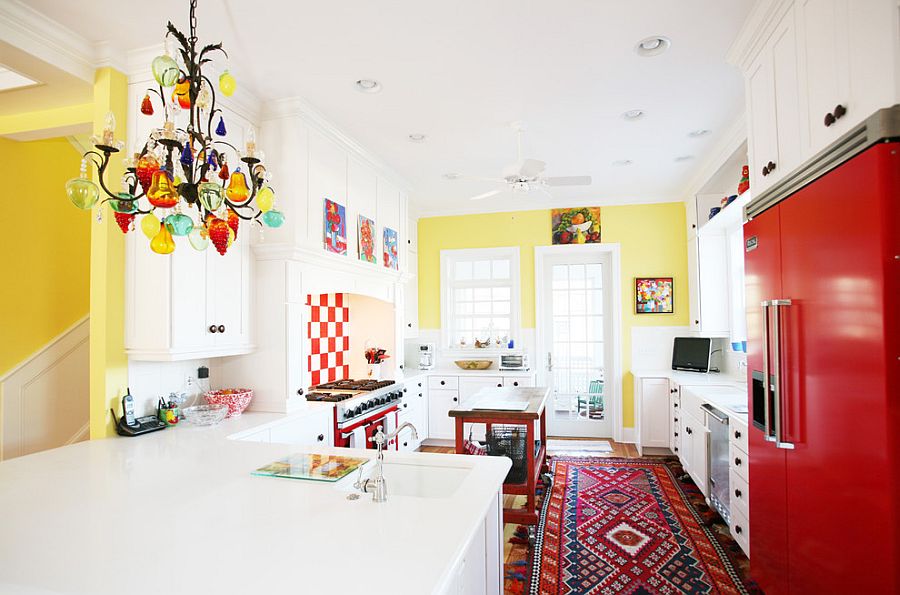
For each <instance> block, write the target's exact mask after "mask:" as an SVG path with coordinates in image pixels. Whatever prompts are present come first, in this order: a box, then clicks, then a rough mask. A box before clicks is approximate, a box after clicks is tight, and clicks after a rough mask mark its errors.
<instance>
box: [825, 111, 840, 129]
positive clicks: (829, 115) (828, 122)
mask: <svg viewBox="0 0 900 595" xmlns="http://www.w3.org/2000/svg"><path fill="white" fill-rule="evenodd" d="M835 122H837V119H836V118H835V117H834V114H832V113H831V112H828V113H827V114H825V128H828V127H829V126H831V125H832V124H834V123H835Z"/></svg>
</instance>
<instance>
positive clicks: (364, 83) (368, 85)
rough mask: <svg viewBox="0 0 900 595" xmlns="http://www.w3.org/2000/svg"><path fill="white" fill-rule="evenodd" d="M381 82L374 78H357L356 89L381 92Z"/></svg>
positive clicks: (364, 91) (365, 91)
mask: <svg viewBox="0 0 900 595" xmlns="http://www.w3.org/2000/svg"><path fill="white" fill-rule="evenodd" d="M381 89H382V87H381V83H379V82H378V81H376V80H375V79H359V80H358V81H356V90H357V91H359V92H360V93H381Z"/></svg>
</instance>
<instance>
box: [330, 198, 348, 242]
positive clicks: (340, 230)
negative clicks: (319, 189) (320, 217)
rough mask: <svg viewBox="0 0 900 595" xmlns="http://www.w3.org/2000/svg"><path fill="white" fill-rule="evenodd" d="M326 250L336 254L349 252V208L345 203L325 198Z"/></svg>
mask: <svg viewBox="0 0 900 595" xmlns="http://www.w3.org/2000/svg"><path fill="white" fill-rule="evenodd" d="M324 226H325V250H326V251H328V252H332V253H334V254H346V253H347V210H346V209H345V208H344V205H341V204H338V203H336V202H334V201H333V200H330V199H327V198H326V199H325V217H324Z"/></svg>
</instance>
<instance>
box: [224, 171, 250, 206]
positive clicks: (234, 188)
mask: <svg viewBox="0 0 900 595" xmlns="http://www.w3.org/2000/svg"><path fill="white" fill-rule="evenodd" d="M225 196H227V197H228V200H230V201H231V202H233V203H234V204H236V205H241V204H244V203H245V202H247V199H248V198H250V188H249V187H248V186H247V178H246V177H245V176H244V174H243V173H242V172H240V171H235V172H234V173H233V174H231V179H230V180H228V188H226V189H225Z"/></svg>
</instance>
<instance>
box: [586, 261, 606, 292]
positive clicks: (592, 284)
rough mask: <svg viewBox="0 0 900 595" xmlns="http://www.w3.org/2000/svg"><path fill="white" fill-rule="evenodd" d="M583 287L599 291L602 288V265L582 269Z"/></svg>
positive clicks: (592, 265) (591, 265)
mask: <svg viewBox="0 0 900 595" xmlns="http://www.w3.org/2000/svg"><path fill="white" fill-rule="evenodd" d="M584 275H585V287H587V288H588V289H600V288H602V287H603V265H602V264H589V265H585V267H584Z"/></svg>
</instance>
